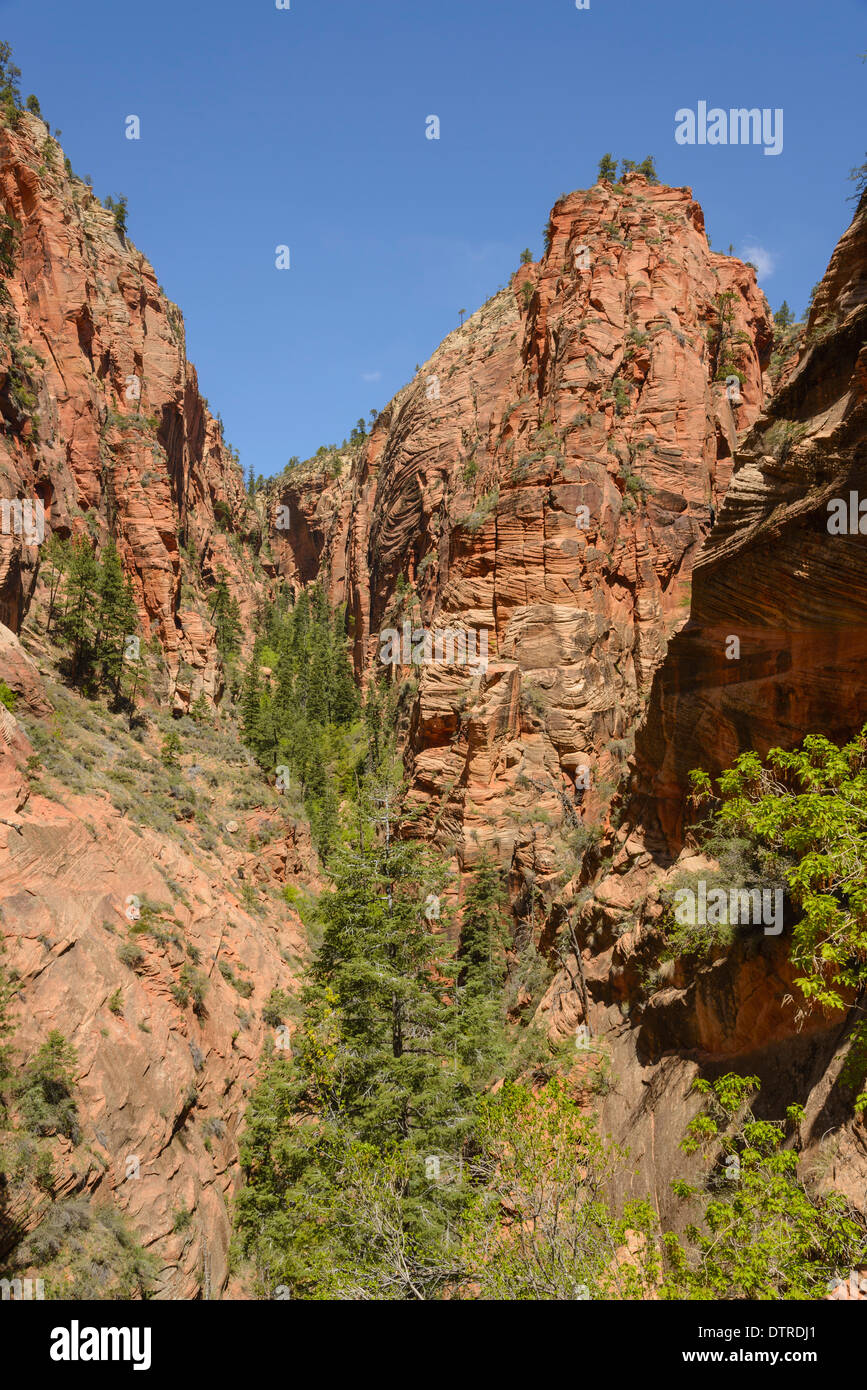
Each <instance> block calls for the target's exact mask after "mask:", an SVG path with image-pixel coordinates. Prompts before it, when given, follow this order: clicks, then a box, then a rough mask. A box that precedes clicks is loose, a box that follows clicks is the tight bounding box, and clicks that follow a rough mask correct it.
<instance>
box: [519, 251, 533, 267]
mask: <svg viewBox="0 0 867 1390" xmlns="http://www.w3.org/2000/svg"><path fill="white" fill-rule="evenodd" d="M532 264H533V253H532V251H531V250H530V248H529V246H525V247H524V249H523V251H522V252H521V265H532Z"/></svg>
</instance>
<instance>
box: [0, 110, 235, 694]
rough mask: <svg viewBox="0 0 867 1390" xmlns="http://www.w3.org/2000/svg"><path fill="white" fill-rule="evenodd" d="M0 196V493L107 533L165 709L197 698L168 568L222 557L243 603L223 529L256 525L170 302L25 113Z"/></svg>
mask: <svg viewBox="0 0 867 1390" xmlns="http://www.w3.org/2000/svg"><path fill="white" fill-rule="evenodd" d="M0 204H2V226H0V242H2V246H0V436H2V442H3V445H4V448H3V450H2V451H0V499H2V498H5V499H6V500H7V501H8V502H9V503H12V502H14V501H23V502H24V503H25V505H30V506H32V507H33V508H34V509H36V508H41V513H42V518H43V522H42V524H43V527H44V532H45V534H46V535H50V534H52V533H55V534H58V535H60V536H67V535H69V534H83V533H85V532H89V533H90V534H91V535H92V536H93V537H95V538H97V539H99V540H101V541H102V540H105V538H106V537H107V535H108V534H109V531H110V530H111V531H113V533H114V535H115V538H116V540H117V544H118V548H119V550H120V552H121V556H122V559H123V563H124V567H125V569H126V572H127V573H128V574H129V575H130V577H131V579H132V582H133V588H134V593H135V597H136V602H137V606H138V609H139V615H140V618H141V622H142V626H143V631H144V634H145V636H146V637H147V638H150V637H152V636H153V637H155V638H156V640H157V641H158V642H159V644H160V646H161V649H162V651H163V653H164V656H165V660H166V664H167V668H168V688H169V690H170V692H171V697H172V699H173V701H174V703H175V706H176V708H177V709H179V710H182V709H185V708H188V707H189V705H190V704H191V703H193V702H194V701H195V699H196V698H197V696H198V695H199V694H200V693H204V694H205V697H206V698H207V699H209V700H213V699H214V698H215V697H218V696H219V694H220V688H219V683H220V668H219V661H218V659H217V653H216V646H215V640H214V632H213V626H212V624H210V623H209V622H208V621H207V618H205V620H204V621H203V620H202V619H201V618H200V616H199V615H198V614H197V613H196V612H194V611H191V608H190V605H189V603H186V604H185V603H184V602H183V600H182V591H181V589H182V577H186V578H187V579H188V581H191V582H192V583H193V585H194V586H196V585H199V584H202V583H204V584H205V585H210V584H213V582H215V580H216V578H217V576H218V575H219V573H220V572H221V571H224V572H225V574H226V577H227V582H228V583H229V585H230V587H231V589H232V591H233V593H234V594H235V596H236V597H237V599H238V601H239V603H240V605H241V610H242V613H243V614H244V616H245V617H248V618H249V617H250V615H251V614H252V611H253V605H254V597H255V588H256V575H255V573H254V572H253V568H252V565H251V560H250V557H247V558H246V559H244V560H242V559H241V558H240V555H239V552H238V547H237V545H235V546H233V545H232V544H230V539H231V538H232V537H233V536H235V537H237V536H241V535H244V536H248V535H249V536H252V537H253V538H255V540H256V541H257V543H258V531H257V523H256V519H255V517H253V516H252V515H251V514H250V512H249V509H248V505H247V500H246V497H245V492H244V486H243V479H242V475H241V472H240V469H239V467H238V464H237V460H236V458H235V456H234V454H233V452H232V450H231V449H230V447H229V446H228V445H227V444H226V442H225V440H224V439H223V434H222V426H221V424H220V422H219V420H218V419H215V418H214V417H213V416H212V414H211V413H210V410H209V409H208V406H207V402H206V401H205V400H204V399H203V398H202V396H201V395H200V393H199V389H198V383H197V378H196V372H195V368H194V367H193V366H192V364H191V363H190V362H189V361H188V360H187V355H186V347H185V334H184V321H183V317H182V315H181V313H180V310H179V309H178V308H177V306H176V305H174V304H172V303H171V302H170V300H169V299H168V298H167V297H166V295H165V293H164V292H163V290H162V289H161V288H160V286H159V284H158V283H157V278H156V274H155V272H154V270H153V267H152V266H151V265H150V264H149V263H148V261H147V260H146V259H145V257H144V256H143V255H141V253H140V252H139V251H137V250H136V249H135V247H134V246H133V245H132V244H131V243H130V242H129V240H128V239H127V237H126V235H125V233H124V232H123V230H121V228H122V225H123V217H122V216H119V215H118V214H116V213H115V212H114V211H113V210H112V209H109V208H106V207H103V205H102V204H101V203H100V202H99V200H98V199H97V198H96V197H95V196H94V194H93V190H92V189H91V188H90V187H89V185H88V184H87V183H85V182H83V181H82V180H80V179H77V178H76V177H75V176H74V175H73V174H72V172H71V170H70V168H69V164H68V161H66V163H64V159H63V152H62V150H61V148H60V146H59V145H58V144H57V142H56V141H55V140H53V139H52V138H51V136H50V134H49V131H48V127H47V126H46V125H45V124H44V123H43V122H42V121H41V120H40V119H39V118H38V117H36V116H34V115H31V114H30V113H28V112H21V113H19V116H18V119H17V122H16V124H15V126H14V127H13V126H11V125H10V124H9V123H8V122H7V123H5V124H4V125H3V126H2V128H0ZM31 515H32V514H31ZM27 518H28V514H27V513H25V518H24V523H23V524H22V521H21V520H16V517H15V515H14V513H10V515H9V517H7V516H6V515H5V514H4V516H3V525H2V533H0V621H2V622H3V623H4V624H5V625H6V626H7V627H9V628H11V629H12V630H13V631H14V632H17V631H18V630H19V629H20V626H21V622H22V620H23V617H24V614H25V612H26V610H27V607H28V604H29V602H30V600H31V598H32V595H33V591H34V585H35V583H36V579H37V574H38V558H39V547H38V545H36V544H33V543H30V542H31V541H32V539H33V533H34V529H35V528H34V527H32V526H31V527H29V528H28V526H27ZM184 552H186V553H184ZM260 577H261V576H260Z"/></svg>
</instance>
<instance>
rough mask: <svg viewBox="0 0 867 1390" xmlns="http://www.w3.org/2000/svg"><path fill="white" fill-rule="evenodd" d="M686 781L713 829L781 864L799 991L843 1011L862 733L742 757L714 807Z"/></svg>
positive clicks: (860, 880) (858, 888) (864, 935)
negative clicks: (708, 810)
mask: <svg viewBox="0 0 867 1390" xmlns="http://www.w3.org/2000/svg"><path fill="white" fill-rule="evenodd" d="M692 778H693V785H694V788H695V794H696V798H697V799H698V800H700V801H701V800H703V801H706V802H707V801H710V804H711V806H712V808H713V810H714V812H715V818H716V823H717V825H718V826H719V827H721V828H723V829H725V830H728V831H734V833H735V834H738V835H742V836H746V837H747V838H748V839H749V840H751V841H752V842H754V843H755V844H756V845H758V846H761V847H763V848H764V849H765V850H766V851H769V852H770V853H772V854H773V855H775V856H777V857H778V858H779V859H780V860H781V861H787V862H788V867H786V868H785V869H784V870H783V873H784V878H785V881H786V884H787V887H788V893H789V896H790V897H791V900H792V903H793V905H794V907H795V910H796V913H797V919H796V921H795V924H794V927H793V930H792V942H791V948H790V951H791V958H792V961H793V963H794V965H795V966H796V968H797V969H798V971H799V972H800V973H799V975H798V977H797V981H796V983H797V985H798V988H799V989H800V990H801V993H802V994H803V996H804V999H805V1001H806V1002H807V1005H808V1006H813V1005H818V1006H819V1007H821V1008H823V1009H826V1010H830V1011H838V1012H839V1011H845V1010H848V1008H849V1007H850V1005H851V1002H852V998H853V996H856V995H860V994H861V992H862V991H863V990H864V989H865V987H867V879H865V875H864V867H863V866H864V863H865V857H867V727H865V728H864V729H862V731H861V732H860V734H858V736H857V737H856V738H854V739H853V740H852V741H851V742H849V743H847V744H845V745H844V746H843V747H837V746H836V745H835V744H833V743H831V742H830V741H829V740H828V739H826V738H824V737H822V736H821V735H818V734H811V735H809V736H808V737H807V738H805V739H804V741H803V743H802V745H801V747H800V748H797V749H794V750H792V751H786V750H785V749H782V748H772V749H771V750H770V751H769V753H768V754H767V757H766V759H765V761H764V763H763V762H762V759H761V758H760V757H759V755H758V753H755V752H747V753H743V754H742V755H741V756H740V757H739V758H738V759H737V761H736V762H735V765H734V767H732V768H730V769H729V770H728V771H726V772H724V773H723V774H722V775H721V776H720V778H719V779H718V786H719V791H720V797H719V799H718V800H716V799H714V798H713V797H712V788H711V784H710V779H709V778H708V776H707V774H706V773H703V772H700V771H697V772H695V773H693V774H692ZM862 1032H863V1025H859V1026H858V1028H857V1029H856V1030H855V1035H854V1036H855V1040H856V1041H857V1040H858V1039H861V1040H862V1041H863V1038H861V1035H862ZM856 1105H857V1106H858V1107H859V1108H864V1107H865V1105H867V1093H862V1094H861V1095H859V1097H858V1099H857V1101H856Z"/></svg>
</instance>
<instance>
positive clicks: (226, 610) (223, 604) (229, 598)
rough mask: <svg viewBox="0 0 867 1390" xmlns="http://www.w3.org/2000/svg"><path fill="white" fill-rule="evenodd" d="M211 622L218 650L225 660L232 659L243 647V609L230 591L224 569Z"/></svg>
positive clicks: (216, 593) (215, 595) (215, 594)
mask: <svg viewBox="0 0 867 1390" xmlns="http://www.w3.org/2000/svg"><path fill="white" fill-rule="evenodd" d="M211 622H212V623H213V624H214V633H215V639H216V643H217V651H218V652H219V653H220V656H221V657H222V658H223V660H224V661H230V660H231V659H232V658H233V657H234V656H236V655H237V653H238V651H239V650H240V647H241V610H240V608H239V606H238V600H237V599H236V598H235V597H234V596H233V595H232V594H231V593H230V592H229V585H228V583H227V582H226V574H225V571H224V570H221V571H220V577H219V579H218V581H217V587H216V589H215V590H214V601H213V604H212V605H211Z"/></svg>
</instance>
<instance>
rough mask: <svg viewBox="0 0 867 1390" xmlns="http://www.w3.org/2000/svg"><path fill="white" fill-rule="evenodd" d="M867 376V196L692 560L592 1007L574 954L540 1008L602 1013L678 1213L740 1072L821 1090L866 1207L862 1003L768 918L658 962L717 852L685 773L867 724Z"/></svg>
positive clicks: (566, 1015) (594, 932)
mask: <svg viewBox="0 0 867 1390" xmlns="http://www.w3.org/2000/svg"><path fill="white" fill-rule="evenodd" d="M865 387H867V204H865V202H864V200H862V203H861V206H860V207H859V210H858V213H857V214H856V217H855V219H854V221H853V223H852V225H851V226H850V228H849V229H848V231H847V232H846V233H845V235H844V236H843V237H842V238H841V240H840V242H839V244H838V246H837V248H836V250H835V252H834V254H833V256H832V259H831V262H830V265H829V267H828V270H827V273H826V275H825V277H824V279H823V280H822V282H821V285H820V286H819V289H818V291H817V294H816V297H815V300H814V303H813V308H812V312H811V315H810V320H809V324H808V330H807V335H806V343H805V344H804V345H803V347H802V350H801V354H800V358H799V360H798V362H797V364H796V365H795V366H794V368H793V369H791V370H789V371H788V372H787V373H786V374H785V380H784V383H783V385H782V386H781V387H780V389H779V390H778V391H777V392H776V394H775V395H774V396H773V397H772V399H770V400H769V401H768V402H767V404H766V406H765V409H764V410H763V412H762V413H761V414H760V415H759V417H758V418H757V419H756V421H755V422H754V424H753V426H752V428H751V429H750V430H749V432H748V434H747V435H746V437H745V438H744V441H743V443H742V445H741V447H740V448H738V449H737V451H736V453H735V465H734V474H733V477H732V481H731V484H730V487H729V490H728V493H727V495H726V499H725V504H724V506H723V508H722V510H721V512H720V515H719V518H718V523H717V525H716V527H715V529H714V530H713V532H712V534H711V535H710V537H709V539H708V540H707V543H706V545H705V546H704V548H703V550H702V552H701V554H700V555H699V556H698V558H697V560H696V563H695V567H694V570H693V590H692V603H691V608H690V617H689V622H688V624H687V625H686V626H685V627H684V628H683V630H682V631H681V632H680V633H678V634H677V635H676V636H675V637H674V639H673V640H672V642H671V644H670V646H669V648H668V651H667V653H666V655H665V658H664V660H663V662H662V663H661V665H660V667H659V669H658V671H657V673H656V676H655V678H654V681H653V688H652V692H651V697H650V703H649V707H648V711H647V718H646V721H645V723H644V724H643V726H642V727H641V729H640V730H639V733H638V738H637V744H636V760H635V767H634V773H633V776H632V779H631V785H630V788H629V790H628V791H626V789H625V788H624V814H623V817H622V819H621V823H620V826H619V828H618V830H617V831H616V832H615V833H614V834H612V835H611V836H610V837H609V841H608V846H607V848H608V849H609V850H610V852H611V855H612V862H611V866H610V868H607V869H606V870H605V871H604V873H602V874H600V875H598V876H597V878H596V880H595V881H594V882H593V883H592V896H591V897H590V898H589V901H587V902H586V903H585V904H584V905H583V906H582V907H581V908H580V909H579V910H578V912H576V914H575V937H576V940H577V943H578V944H579V949H580V954H581V967H582V974H583V978H584V980H585V982H586V998H587V1008H586V1010H585V1008H584V1001H583V998H582V993H581V991H580V990H579V989H578V988H576V986H575V977H576V975H577V973H578V966H577V960H576V957H575V956H574V955H573V956H571V957H570V959H569V960H568V962H567V969H565V970H563V971H561V972H559V973H558V975H557V976H556V977H555V979H554V980H553V981H552V984H551V987H550V988H549V990H548V992H547V995H546V997H545V999H544V1000H543V1002H542V1005H541V1015H542V1017H544V1018H545V1019H546V1020H547V1021H548V1023H549V1026H550V1028H551V1031H552V1033H553V1034H554V1035H557V1036H560V1037H565V1036H568V1035H569V1034H570V1033H572V1032H573V1031H574V1029H575V1027H576V1025H577V1024H578V1023H580V1022H581V1021H582V1019H584V1018H585V1017H587V1019H588V1021H589V1023H590V1025H591V1029H592V1031H593V1033H594V1035H596V1036H598V1037H600V1038H602V1039H604V1040H605V1043H606V1046H607V1047H608V1048H609V1050H610V1053H611V1058H612V1066H613V1068H614V1070H615V1071H616V1072H617V1075H618V1078H619V1081H620V1084H619V1086H618V1087H617V1088H616V1090H615V1092H613V1093H612V1094H611V1095H610V1096H609V1097H608V1098H606V1100H605V1102H604V1105H603V1123H605V1124H607V1125H609V1126H610V1127H611V1129H612V1130H613V1132H615V1133H617V1134H619V1135H621V1136H623V1137H624V1138H625V1137H627V1136H628V1140H629V1143H630V1145H631V1148H632V1153H633V1157H634V1158H635V1159H636V1161H637V1163H638V1170H639V1173H640V1177H639V1178H638V1185H639V1187H641V1188H642V1190H649V1191H652V1192H653V1193H654V1195H655V1197H656V1200H657V1203H658V1205H659V1206H660V1209H662V1210H665V1208H666V1204H667V1203H668V1202H669V1201H670V1197H669V1196H668V1194H667V1193H666V1190H665V1189H666V1185H667V1178H668V1177H669V1176H674V1175H675V1172H676V1171H677V1164H676V1163H675V1162H674V1160H673V1154H674V1148H673V1145H674V1144H675V1143H676V1140H677V1139H678V1138H679V1135H680V1132H682V1128H683V1125H684V1124H685V1123H686V1121H687V1120H688V1118H689V1116H690V1114H691V1113H692V1107H693V1106H694V1103H695V1102H694V1100H692V1099H690V1097H689V1087H690V1083H691V1080H692V1078H693V1077H694V1076H695V1075H696V1074H697V1073H699V1072H700V1073H701V1074H702V1075H705V1076H709V1077H713V1076H715V1075H717V1074H719V1073H720V1072H722V1071H728V1070H737V1071H739V1072H741V1073H744V1074H750V1073H756V1074H757V1075H759V1076H760V1077H761V1079H762V1096H761V1105H762V1114H767V1115H773V1116H775V1117H779V1115H781V1114H782V1113H783V1110H784V1108H785V1106H786V1105H787V1104H790V1103H792V1101H798V1102H800V1103H802V1104H803V1105H804V1107H805V1117H804V1121H803V1123H802V1124H801V1126H800V1136H799V1142H800V1145H801V1146H802V1148H803V1151H804V1154H805V1158H806V1161H807V1165H808V1167H810V1166H813V1167H815V1170H816V1174H817V1176H818V1177H819V1179H820V1181H822V1182H823V1183H825V1184H831V1185H833V1186H835V1187H837V1188H838V1189H839V1190H841V1191H843V1192H845V1193H846V1194H847V1195H848V1196H849V1197H850V1199H851V1200H852V1201H853V1202H854V1203H855V1204H856V1205H857V1206H859V1207H860V1208H862V1209H863V1207H864V1201H865V1198H864V1192H865V1181H867V1127H865V1124H864V1122H863V1121H862V1120H859V1119H854V1118H853V1115H852V1100H853V1096H854V1092H853V1091H852V1089H851V1087H850V1086H849V1085H847V1084H846V1083H845V1081H844V1076H845V1073H843V1075H841V1072H842V1069H843V1065H844V1061H845V1058H846V1055H847V1038H848V1034H849V1031H850V1029H851V1026H852V1022H853V1018H854V1014H853V1015H850V1016H849V1017H846V1016H844V1015H843V1014H837V1015H833V1016H830V1017H829V1016H826V1015H823V1014H822V1013H821V1011H819V1010H814V1011H812V1012H808V1013H804V1012H803V1011H799V1005H798V1002H797V1001H798V1000H799V999H800V998H801V996H800V992H799V990H798V988H797V986H796V985H795V983H794V978H795V975H796V974H797V971H795V970H794V968H793V967H792V965H791V963H790V961H789V959H788V951H787V948H786V943H787V939H788V931H787V930H786V931H785V932H784V934H783V935H782V936H780V937H779V938H774V937H772V936H765V935H763V933H762V930H761V928H760V929H759V930H758V931H757V932H755V931H754V932H752V933H748V934H747V936H746V938H745V939H742V940H741V941H739V942H738V943H737V944H736V945H735V946H734V947H733V948H732V949H731V950H729V951H728V952H726V951H725V950H723V949H720V950H719V951H717V952H716V953H714V954H715V956H716V958H715V959H710V960H708V961H707V962H705V963H704V964H701V965H697V964H695V963H694V962H693V963H691V962H689V961H682V960H681V961H677V962H674V963H670V964H669V965H668V966H666V967H665V968H664V970H663V971H659V972H657V974H658V978H657V980H656V982H655V983H653V984H651V985H650V986H649V987H648V986H647V984H646V979H647V975H646V972H647V971H648V970H651V969H653V968H654V967H655V966H657V965H658V949H659V942H658V938H656V937H655V935H654V928H655V926H656V924H657V923H658V921H659V918H660V915H661V913H662V906H661V902H660V893H661V892H662V891H663V890H664V889H665V887H666V884H670V882H671V880H672V877H673V876H674V874H676V873H677V872H678V871H682V870H686V871H688V872H691V873H697V872H700V871H702V870H704V869H707V870H710V869H711V868H712V867H713V865H712V864H711V863H710V861H706V860H703V859H702V858H701V856H696V855H695V853H694V851H692V850H690V849H689V848H686V849H685V848H683V845H684V815H685V805H686V796H687V792H688V780H687V779H688V773H689V771H690V770H691V769H692V768H695V767H703V768H705V769H706V770H708V771H709V772H710V773H711V774H712V775H713V774H717V773H718V772H719V771H720V770H721V769H722V768H724V767H727V766H729V765H730V764H731V763H732V761H733V760H734V759H735V758H736V757H737V756H738V755H739V754H740V753H741V752H743V751H744V750H745V749H747V748H752V747H755V748H757V749H758V750H759V751H760V752H762V753H764V752H765V751H767V749H768V748H769V747H771V746H773V745H777V744H780V745H783V746H786V747H791V746H793V745H795V744H797V743H799V742H800V741H801V740H802V739H803V737H804V735H805V734H808V733H813V732H815V733H822V734H825V735H827V736H829V737H830V738H832V739H835V740H838V741H839V740H844V739H847V738H850V737H851V736H852V735H853V734H854V733H855V732H857V730H858V729H859V728H860V727H861V725H862V724H863V723H864V722H865V719H867V703H865V699H864V696H863V669H864V661H865V658H867V639H865V632H867V584H865V562H867V552H865V549H864V546H865V538H864V536H863V535H862V534H861V533H860V530H858V528H857V522H856V529H855V533H854V534H842V535H841V534H836V533H835V532H834V530H833V529H830V530H829V517H830V516H831V515H832V514H833V512H834V510H835V509H834V508H833V507H832V508H831V509H829V505H828V504H829V502H831V501H832V500H833V499H835V498H839V499H843V500H844V501H845V503H846V511H847V512H848V511H849V508H850V493H852V492H856V493H857V494H858V497H859V498H860V497H867V471H865V463H867V451H865V433H867V411H865V396H867V392H865ZM857 501H858V499H857V498H856V509H857ZM865 510H867V509H865ZM865 531H867V525H865ZM733 638H737V639H738V640H739V643H740V647H739V655H737V656H735V655H734V653H735V652H737V650H738V649H737V647H735V646H733V645H732V639H733ZM727 651H728V652H730V653H732V655H731V656H729V655H727ZM673 860H676V862H675V863H674V864H673V862H672V861H673ZM790 925H791V924H790V923H787V928H788V927H789V926H790ZM799 1012H800V1016H799ZM624 1014H627V1015H628V1017H627V1018H624Z"/></svg>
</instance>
